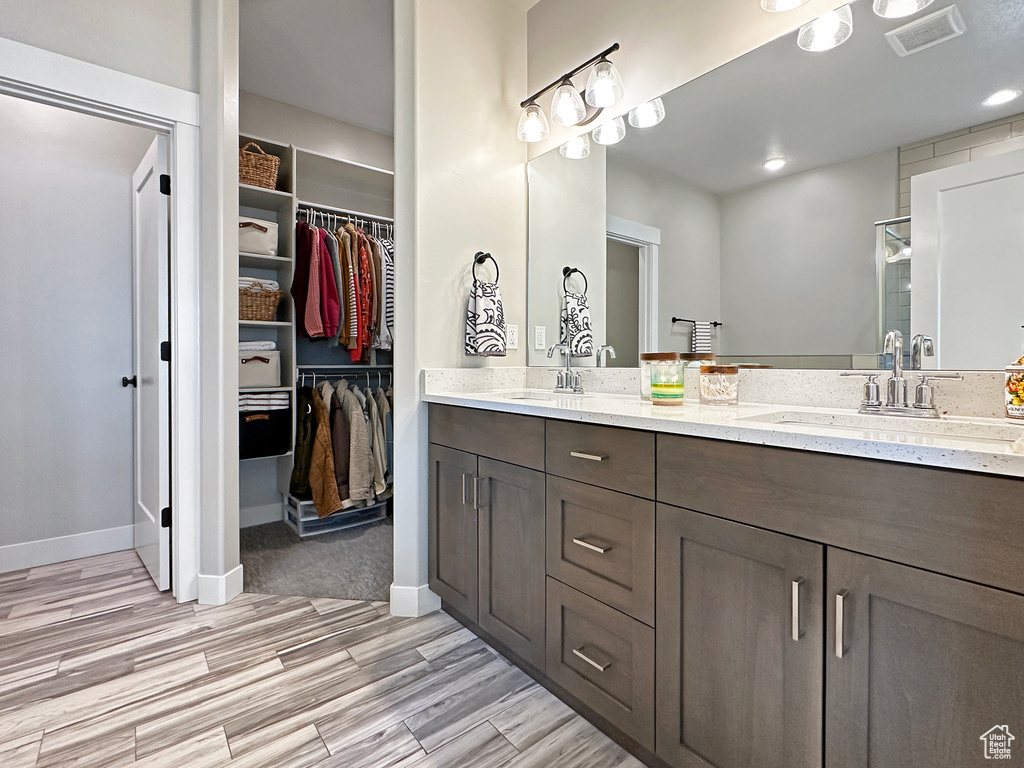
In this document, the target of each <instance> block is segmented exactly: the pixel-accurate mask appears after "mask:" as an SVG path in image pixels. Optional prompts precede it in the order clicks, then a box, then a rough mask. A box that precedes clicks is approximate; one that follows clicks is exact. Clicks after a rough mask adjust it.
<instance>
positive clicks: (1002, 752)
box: [979, 725, 1016, 760]
mask: <svg viewBox="0 0 1024 768" xmlns="http://www.w3.org/2000/svg"><path fill="white" fill-rule="evenodd" d="M979 738H980V739H981V740H982V741H983V742H985V759H986V760H1009V759H1010V742H1011V741H1013V740H1014V739H1015V738H1016V736H1014V735H1013V734H1012V733H1010V727H1009V726H1008V725H995V726H992V728H990V729H989V730H987V731H985V733H983V734H981V736H980V737H979Z"/></svg>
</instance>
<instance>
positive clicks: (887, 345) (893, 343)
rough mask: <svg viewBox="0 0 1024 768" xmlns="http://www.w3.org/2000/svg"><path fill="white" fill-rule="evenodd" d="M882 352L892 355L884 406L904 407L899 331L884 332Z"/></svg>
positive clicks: (900, 337)
mask: <svg viewBox="0 0 1024 768" xmlns="http://www.w3.org/2000/svg"><path fill="white" fill-rule="evenodd" d="M882 353H883V354H886V355H892V378H891V379H889V383H888V385H887V386H886V389H885V407H886V408H906V407H907V380H906V379H905V378H903V334H902V333H900V332H899V331H889V332H888V333H886V334H885V342H884V343H883V345H882Z"/></svg>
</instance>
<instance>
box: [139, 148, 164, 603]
mask: <svg viewBox="0 0 1024 768" xmlns="http://www.w3.org/2000/svg"><path fill="white" fill-rule="evenodd" d="M167 146H168V139H167V137H166V136H157V137H156V138H155V139H154V140H153V143H152V144H151V145H150V147H149V150H148V151H147V152H146V156H145V157H144V158H143V159H142V163H141V164H140V165H139V167H138V169H137V170H136V171H135V175H134V176H133V177H132V231H133V268H134V275H135V278H134V289H135V291H134V293H135V307H134V314H135V320H134V329H135V370H134V375H135V378H136V386H135V551H136V552H138V553H139V557H141V558H142V562H143V563H145V564H146V568H147V569H148V570H149V573H150V575H151V576H152V577H153V581H155V582H156V585H157V587H159V588H160V589H169V588H170V586H171V547H170V541H171V537H170V528H169V527H168V528H165V527H164V526H163V519H162V518H163V510H165V509H169V508H170V503H171V500H170V479H171V478H170V474H171V472H170V470H171V465H170V364H169V363H167V362H164V361H163V360H161V354H160V345H161V342H164V341H167V340H169V325H170V323H169V320H168V301H169V296H168V267H169V254H170V250H169V230H168V209H169V202H170V197H168V196H167V195H164V194H163V193H161V191H160V176H161V174H166V173H167ZM168 514H169V513H168Z"/></svg>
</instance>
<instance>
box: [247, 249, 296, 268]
mask: <svg viewBox="0 0 1024 768" xmlns="http://www.w3.org/2000/svg"><path fill="white" fill-rule="evenodd" d="M238 266H240V267H244V268H246V269H288V270H290V269H291V268H292V260H291V259H289V258H287V257H285V256H265V255H263V254H261V253H243V252H241V251H240V252H239V254H238Z"/></svg>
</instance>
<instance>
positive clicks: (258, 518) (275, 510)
mask: <svg viewBox="0 0 1024 768" xmlns="http://www.w3.org/2000/svg"><path fill="white" fill-rule="evenodd" d="M283 514H284V513H283V512H282V511H281V502H277V504H263V505H262V506H259V507H242V508H241V509H239V510H238V527H239V528H251V527H252V526H254V525H264V524H266V523H276V522H278V521H280V520H282V519H283V517H282V516H283Z"/></svg>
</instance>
